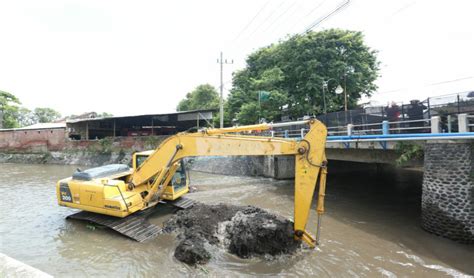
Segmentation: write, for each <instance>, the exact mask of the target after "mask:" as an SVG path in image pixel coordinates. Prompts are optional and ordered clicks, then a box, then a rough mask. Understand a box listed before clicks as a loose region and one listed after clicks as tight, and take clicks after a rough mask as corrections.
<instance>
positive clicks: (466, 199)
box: [421, 142, 474, 243]
mask: <svg viewBox="0 0 474 278" xmlns="http://www.w3.org/2000/svg"><path fill="white" fill-rule="evenodd" d="M473 159H474V143H473V142H464V143H446V142H443V143H427V144H426V145H425V172H424V176H423V196H422V222H421V225H422V227H423V228H424V229H425V230H427V231H429V232H431V233H434V234H436V235H440V236H443V237H446V238H450V239H453V240H456V241H459V242H464V243H474V207H473V206H474V200H473V199H474V172H473V171H474V166H473Z"/></svg>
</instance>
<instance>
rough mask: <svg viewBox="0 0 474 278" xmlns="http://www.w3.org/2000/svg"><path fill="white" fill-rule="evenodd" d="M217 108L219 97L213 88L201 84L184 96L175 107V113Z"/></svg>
mask: <svg viewBox="0 0 474 278" xmlns="http://www.w3.org/2000/svg"><path fill="white" fill-rule="evenodd" d="M217 108H219V95H218V93H217V91H216V88H214V86H212V85H209V84H202V85H199V86H197V87H196V88H195V89H194V90H193V91H192V92H190V93H188V94H187V95H186V98H185V99H183V100H181V101H180V102H179V104H178V106H177V107H176V110H177V111H189V110H199V109H217Z"/></svg>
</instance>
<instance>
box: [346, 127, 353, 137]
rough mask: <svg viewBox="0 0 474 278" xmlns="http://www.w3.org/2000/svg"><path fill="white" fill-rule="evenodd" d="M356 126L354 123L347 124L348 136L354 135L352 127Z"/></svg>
mask: <svg viewBox="0 0 474 278" xmlns="http://www.w3.org/2000/svg"><path fill="white" fill-rule="evenodd" d="M353 128H354V126H353V125H352V124H347V136H352V129H353Z"/></svg>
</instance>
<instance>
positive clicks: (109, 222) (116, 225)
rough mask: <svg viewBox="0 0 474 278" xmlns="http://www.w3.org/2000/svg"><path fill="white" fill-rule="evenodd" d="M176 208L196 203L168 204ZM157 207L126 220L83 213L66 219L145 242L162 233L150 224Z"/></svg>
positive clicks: (180, 200)
mask: <svg viewBox="0 0 474 278" xmlns="http://www.w3.org/2000/svg"><path fill="white" fill-rule="evenodd" d="M166 203H167V204H170V205H172V206H174V207H176V208H179V209H186V208H190V207H192V206H193V205H194V203H195V201H194V200H192V199H188V198H183V197H182V198H180V199H178V200H175V201H172V202H166ZM155 209H156V206H155V207H153V208H150V209H147V210H144V211H139V212H137V213H134V214H132V215H130V216H127V217H125V218H119V217H114V216H109V215H104V214H98V213H93V212H89V211H81V212H78V213H75V214H72V215H69V216H68V217H66V219H73V220H82V221H88V222H92V223H94V224H98V225H102V226H105V227H107V228H109V229H112V230H114V231H116V232H118V233H119V234H121V235H124V236H126V237H128V238H130V239H133V240H135V241H138V242H144V241H146V240H149V239H153V238H155V237H157V236H158V235H159V234H160V233H161V230H162V229H161V228H160V227H158V226H156V225H154V224H151V223H150V222H148V219H147V218H148V216H150V215H151V214H152V213H153V212H154V210H155Z"/></svg>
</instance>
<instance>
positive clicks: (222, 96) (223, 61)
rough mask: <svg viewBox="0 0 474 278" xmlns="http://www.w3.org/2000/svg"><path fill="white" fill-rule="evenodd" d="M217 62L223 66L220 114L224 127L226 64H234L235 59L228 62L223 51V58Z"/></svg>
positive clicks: (221, 124)
mask: <svg viewBox="0 0 474 278" xmlns="http://www.w3.org/2000/svg"><path fill="white" fill-rule="evenodd" d="M217 63H219V64H220V66H221V86H220V93H221V99H220V103H219V110H220V111H219V116H220V128H223V127H224V64H233V63H234V60H231V61H230V62H227V59H225V60H224V54H222V51H221V58H220V59H217Z"/></svg>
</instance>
